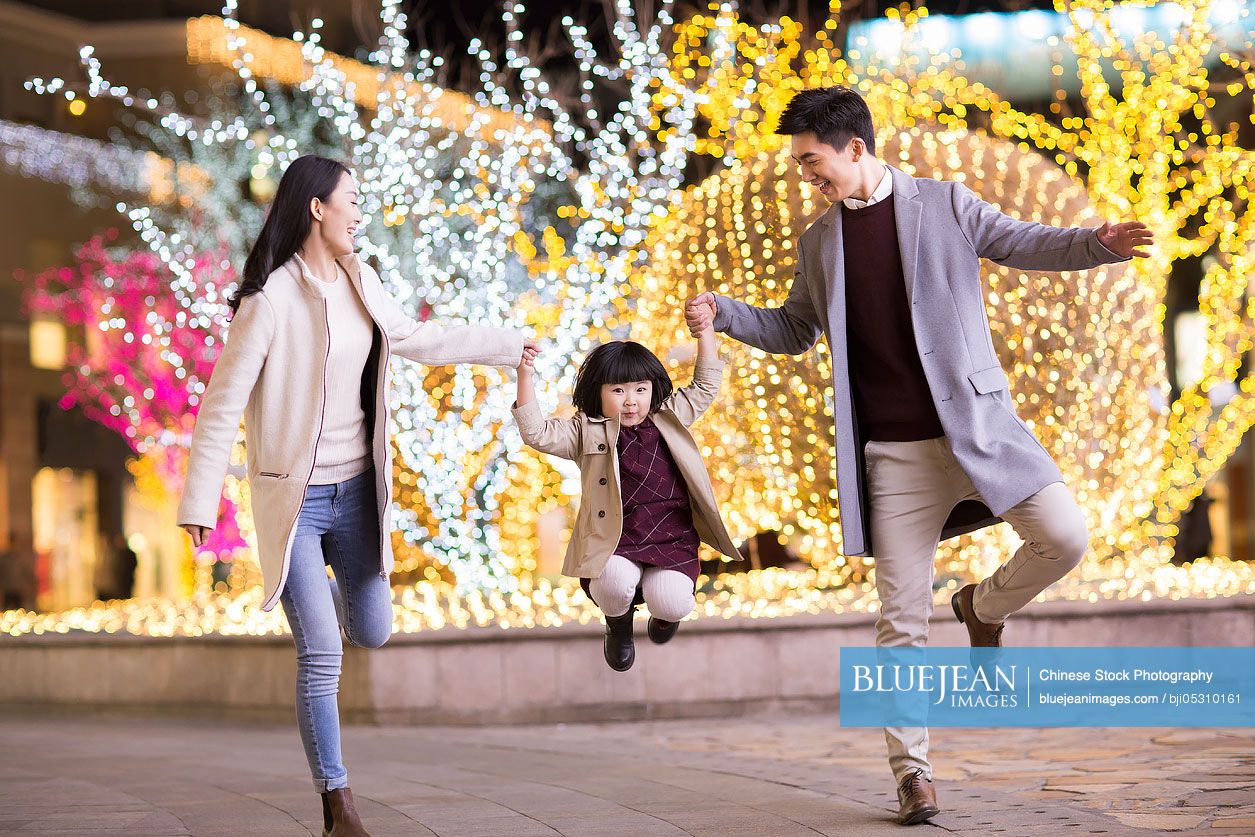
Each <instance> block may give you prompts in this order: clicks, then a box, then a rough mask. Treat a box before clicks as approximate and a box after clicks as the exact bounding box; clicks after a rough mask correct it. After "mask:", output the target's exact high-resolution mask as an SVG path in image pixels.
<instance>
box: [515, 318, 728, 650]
mask: <svg viewBox="0 0 1255 837" xmlns="http://www.w3.org/2000/svg"><path fill="white" fill-rule="evenodd" d="M697 347H698V351H697V363H696V367H695V368H694V371H693V383H691V384H690V385H689V386H687V387H683V388H681V389H678V390H675V391H674V392H673V391H672V385H671V380H670V379H669V378H668V377H667V371H666V369H664V368H663V365H662V362H661V361H660V360H658V358H656V357H655V356H654V355H653V354H652V353H651V352H650V351H649V350H648V349H646V348H645V347H644V346H642V345H640V344H639V343H632V342H624V341H616V342H613V343H606V344H604V345H601V346H598V347H597V348H596V349H594V350H593V351H592V352H591V353H590V354H589V356H588V357H587V358H585V360H584V363H583V364H582V365H581V366H580V370H579V374H578V375H577V376H576V379H575V394H574V398H573V400H574V402H575V407H576V410H577V412H576V414H575V416H574V417H573V418H570V419H556V418H551V419H544V418H542V417H541V415H540V409H539V407H538V406H537V404H536V392H535V383H534V379H533V372H532V368H531V363H530V360H531V358H525V359H524V360H523V362H522V363H520V364H519V367H518V401H517V402H516V403H515V405H514V419H515V421H516V422H518V426H519V432H520V433H521V434H522V436H523V441H524V442H526V443H527V444H528V445H530V446H531V447H533V448H536V449H537V450H539V451H542V452H544V453H551V454H553V455H555V456H561V457H563V458H565V459H571V460H574V461H576V462H578V463H579V466H580V485H581V500H580V510H579V514H578V515H577V516H576V518H575V529H574V531H573V532H572V533H571V542H570V544H569V545H568V546H567V553H566V560H565V562H564V564H563V567H562V572H563V574H564V575H569V576H574V577H578V578H579V579H580V583H581V585H583V587H584V591H585V592H586V593H588V595H589V596H590V597H591V598H592V600H593V601H594V602H596V603H597V606H598V607H600V608H601V611H602V613H604V614H605V617H606V640H605V655H606V662H607V663H608V664H609V665H610V667H611V668H613V669H614V670H615V671H627V670H628V669H629V668H631V667H632V663H633V661H634V660H635V659H636V649H635V647H634V646H633V643H632V616H633V613H634V611H635V609H636V606H637V605H638V604H640V602H641V600H642V598H643V600H644V602H645V604H647V605H648V606H649V613H650V619H649V628H648V631H649V638H650V639H651V640H653V641H654V642H655V643H658V644H661V643H664V642H666V641H668V640H669V639H671V637H672V636H674V635H675V632H676V629H677V628H678V627H679V622H680V620H681V619H683V618H684V617H685V616H687V615H688V614H689V613H691V612H692V610H693V606H694V599H693V593H694V590H695V587H696V583H697V571H698V563H697V544H698V541H699V540H700V541H703V542H705V543H707V544H709V545H710V546H713V547H714V548H715V549H718V550H719V551H720V552H722V553H723V554H724V555H728V556H730V557H733V558H736V557H739V554H738V552H737V549H736V547H735V546H733V544H732V538H731V537H730V536H729V535H728V531H727V529H726V528H725V527H724V525H723V520H722V519H721V518H720V516H719V510H718V507H717V505H716V503H715V494H714V490H713V488H712V487H711V485H710V476H709V475H708V474H707V473H706V466H705V465H704V464H703V463H702V458H701V454H700V453H699V452H698V450H697V445H696V443H695V442H694V441H693V437H692V436H690V435H689V432H688V429H687V428H688V426H689V425H691V424H692V423H693V422H694V421H696V420H697V417H698V416H700V415H701V414H702V413H704V412H705V411H706V409H707V408H708V407H709V406H710V405H711V403H713V402H714V400H715V396H716V395H718V394H719V384H720V381H721V379H722V377H723V362H722V361H721V360H719V358H718V355H717V351H716V345H715V332H714V329H713V328H710V327H707V328H706V329H705V330H703V331H702V332H701V334H700V336H699V337H698V343H697Z"/></svg>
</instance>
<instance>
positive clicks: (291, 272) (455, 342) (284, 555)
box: [178, 254, 523, 610]
mask: <svg viewBox="0 0 1255 837" xmlns="http://www.w3.org/2000/svg"><path fill="white" fill-rule="evenodd" d="M337 261H338V262H339V264H340V265H341V266H343V268H344V270H345V272H346V273H347V274H348V276H349V278H350V279H351V280H352V283H353V287H354V288H355V289H356V290H357V292H358V294H360V295H361V298H362V302H363V303H364V304H365V306H366V310H367V312H368V313H369V314H370V317H371V319H372V320H373V321H374V325H375V337H374V346H373V347H372V351H371V359H370V361H369V362H368V364H367V368H366V371H365V373H364V375H363V382H362V389H361V392H356V391H355V392H336V393H329V392H327V391H326V381H325V373H326V364H327V352H328V349H329V341H330V332H329V330H328V328H329V326H328V319H327V308H326V306H327V302H326V300H325V298H324V297H322V296H320V295H319V294H318V292H317V290H315V289H314V288H312V287H310V286H309V285H308V284H307V280H305V279H303V278H302V277H301V275H300V268H299V266H298V264H297V261H296V259H295V257H294V258H292V259H290V260H289V261H288V262H287V263H286V264H284V265H283V266H282V267H280V268H279V269H278V270H276V271H274V272H273V273H271V274H270V276H269V278H268V279H267V280H266V284H265V287H264V288H263V290H262V291H261V292H260V293H256V294H253V295H251V296H247V297H245V298H244V299H243V301H242V302H241V303H240V309H239V311H238V312H237V314H236V315H235V318H234V319H233V320H232V321H231V327H230V329H229V339H228V340H227V342H226V345H225V346H224V347H223V350H222V354H221V356H220V357H219V358H218V362H217V364H216V365H215V366H214V370H213V375H212V377H211V379H210V381H209V386H208V388H207V389H206V391H205V394H204V397H203V398H202V400H201V407H200V412H199V414H198V415H197V417H196V430H195V432H194V433H193V435H192V447H191V453H190V456H189V457H188V463H187V478H186V481H185V483H184V489H183V498H182V502H181V503H180V504H179V512H178V523H179V525H187V524H192V525H196V526H204V527H207V528H210V529H212V528H214V527H216V526H217V524H218V502H219V498H220V497H221V494H222V485H223V481H224V479H225V478H226V473H227V468H228V465H229V460H230V454H231V446H232V444H233V443H234V442H235V438H236V433H237V431H238V430H239V427H240V417H241V415H243V417H244V439H245V447H246V453H247V457H246V459H247V469H248V483H249V488H250V489H251V494H252V505H253V522H254V525H255V528H256V530H257V551H258V556H259V559H260V562H261V569H262V577H263V580H264V585H265V587H264V594H263V597H264V603H263V604H262V609H263V610H270V609H271V608H273V607H274V606H275V603H276V602H278V600H279V595H280V593H281V592H282V591H283V584H284V581H285V580H286V578H287V573H288V558H289V556H290V555H291V551H292V539H293V536H294V535H295V534H296V519H297V515H298V514H299V513H300V510H301V503H302V502H304V499H305V489H306V488H307V487H308V485H309V479H310V475H311V474H312V473H313V469H314V454H315V451H316V450H317V447H318V439H319V436H320V434H321V432H322V417H323V405H324V403H325V401H326V399H327V398H329V397H330V398H361V399H362V407H363V411H364V412H365V413H366V417H367V432H368V433H369V434H370V437H371V449H372V452H373V455H374V468H375V484H376V495H377V498H378V506H379V530H380V538H379V543H380V555H379V572H380V573H381V574H387V573H389V572H391V571H392V538H391V537H390V536H389V533H390V531H391V528H390V523H389V520H390V512H389V506H390V504H391V501H392V445H391V442H390V440H389V438H388V426H389V422H388V375H387V370H388V359H389V358H390V357H391V356H392V355H394V354H395V355H399V356H400V357H404V358H408V359H410V360H414V361H417V362H419V363H424V364H429V365H442V364H452V363H480V364H485V365H488V366H509V367H513V366H516V365H517V364H518V363H519V359H520V358H521V357H522V354H523V335H522V332H518V331H512V330H507V329H499V328H487V327H479V326H456V327H442V326H440V325H437V324H435V323H428V322H421V323H420V322H417V321H415V320H413V319H411V318H410V317H409V316H407V315H406V314H405V312H404V311H402V310H401V308H400V306H398V305H397V304H396V302H394V301H393V300H392V299H391V298H390V297H389V296H388V295H387V293H385V292H384V289H383V285H382V284H381V283H380V281H379V276H378V274H376V273H375V271H374V270H373V269H372V268H371V267H370V265H368V264H366V263H365V262H363V261H361V260H360V259H359V258H358V257H357V255H356V254H350V255H347V256H342V257H340V258H339V259H337Z"/></svg>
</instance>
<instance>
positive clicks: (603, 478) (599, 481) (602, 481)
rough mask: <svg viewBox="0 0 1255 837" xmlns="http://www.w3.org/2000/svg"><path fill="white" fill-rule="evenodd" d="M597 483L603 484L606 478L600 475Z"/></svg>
mask: <svg viewBox="0 0 1255 837" xmlns="http://www.w3.org/2000/svg"><path fill="white" fill-rule="evenodd" d="M597 484H598V485H605V484H606V478H605V477H602V478H601V479H599V480H597Z"/></svg>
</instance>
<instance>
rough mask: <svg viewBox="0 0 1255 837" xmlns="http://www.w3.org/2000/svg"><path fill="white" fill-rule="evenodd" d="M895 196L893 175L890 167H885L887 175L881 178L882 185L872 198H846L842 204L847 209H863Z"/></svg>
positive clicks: (877, 188) (873, 193)
mask: <svg viewBox="0 0 1255 837" xmlns="http://www.w3.org/2000/svg"><path fill="white" fill-rule="evenodd" d="M892 194H893V175H892V174H891V173H890V171H889V167H888V166H885V175H884V177H882V178H880V185H878V186H877V187H876V190H875V191H874V192H872V196H871V197H870V198H868V199H867V200H865V201H863V200H859V199H858V198H845V199H844V200H842V201H841V202H842V203H843V204H845V206H846V208H847V209H863V208H864V207H868V206H871V205H872V204H874V203H879V202H880V201H883V200H884V199H885V198H887V197H889V196H890V195H892Z"/></svg>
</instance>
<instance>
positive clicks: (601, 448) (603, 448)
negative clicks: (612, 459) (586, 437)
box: [597, 443, 606, 450]
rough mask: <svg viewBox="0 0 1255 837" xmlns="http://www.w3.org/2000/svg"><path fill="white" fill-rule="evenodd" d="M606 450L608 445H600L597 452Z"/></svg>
mask: <svg viewBox="0 0 1255 837" xmlns="http://www.w3.org/2000/svg"><path fill="white" fill-rule="evenodd" d="M605 449H606V445H605V443H602V444H600V445H598V446H597V450H605Z"/></svg>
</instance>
